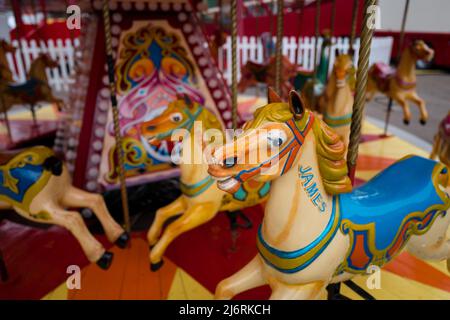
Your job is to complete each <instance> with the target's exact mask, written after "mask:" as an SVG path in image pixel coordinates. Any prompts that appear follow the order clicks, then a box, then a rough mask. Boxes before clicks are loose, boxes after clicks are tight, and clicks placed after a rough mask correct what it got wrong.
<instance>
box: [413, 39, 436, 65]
mask: <svg viewBox="0 0 450 320" xmlns="http://www.w3.org/2000/svg"><path fill="white" fill-rule="evenodd" d="M409 50H410V51H411V53H412V55H413V57H415V58H416V59H417V60H423V61H426V62H429V61H431V60H432V59H433V57H434V50H433V49H431V48H430V47H429V46H428V45H427V44H426V43H425V41H423V40H415V41H413V42H412V43H411V45H410V46H409Z"/></svg>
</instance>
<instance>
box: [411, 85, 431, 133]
mask: <svg viewBox="0 0 450 320" xmlns="http://www.w3.org/2000/svg"><path fill="white" fill-rule="evenodd" d="M410 98H411V100H412V101H413V102H414V103H415V104H416V105H417V106H418V107H419V111H420V123H421V124H423V125H425V124H426V123H427V120H428V111H427V107H426V104H425V100H423V99H422V98H421V97H419V96H418V95H417V92H414V93H413V94H412V95H411V97H410Z"/></svg>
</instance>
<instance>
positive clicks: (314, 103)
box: [293, 31, 331, 113]
mask: <svg viewBox="0 0 450 320" xmlns="http://www.w3.org/2000/svg"><path fill="white" fill-rule="evenodd" d="M322 37H323V42H322V47H321V49H320V60H319V65H318V66H317V76H316V79H315V81H314V70H313V71H298V72H297V74H296V76H295V77H294V79H293V83H294V88H295V90H296V91H298V92H300V91H301V92H302V93H303V97H304V98H305V99H306V100H307V102H308V103H309V107H310V108H311V109H312V110H314V111H317V112H319V113H322V112H323V110H321V109H320V107H319V103H318V101H319V98H320V97H321V96H322V95H323V93H324V90H325V84H326V83H327V78H328V64H329V60H330V57H328V55H327V52H328V50H327V48H328V47H329V46H331V34H330V33H329V32H328V31H324V32H323V34H322ZM313 96H314V99H313Z"/></svg>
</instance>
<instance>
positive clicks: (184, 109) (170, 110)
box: [140, 94, 221, 144]
mask: <svg viewBox="0 0 450 320" xmlns="http://www.w3.org/2000/svg"><path fill="white" fill-rule="evenodd" d="M197 120H198V121H202V124H203V125H204V126H206V127H208V128H215V129H220V130H221V124H220V122H219V120H218V119H217V118H216V116H214V115H213V114H212V113H211V112H209V111H208V110H206V108H204V107H203V106H201V105H200V104H199V103H197V102H195V101H193V100H192V99H191V98H190V97H189V96H188V95H186V94H184V95H179V96H178V97H177V100H175V101H172V102H171V103H169V105H168V107H167V108H166V109H165V110H164V111H163V112H162V113H161V114H160V115H158V116H157V117H155V118H153V119H151V120H149V121H145V122H143V123H142V124H141V126H140V128H141V134H142V136H143V137H144V138H145V139H147V140H148V141H149V143H151V144H157V143H159V142H160V141H161V140H164V139H170V137H171V135H172V133H174V132H175V130H177V129H184V130H188V131H190V130H191V129H192V128H193V125H194V122H195V121H197Z"/></svg>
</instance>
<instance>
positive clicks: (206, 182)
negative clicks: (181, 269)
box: [141, 96, 270, 271]
mask: <svg viewBox="0 0 450 320" xmlns="http://www.w3.org/2000/svg"><path fill="white" fill-rule="evenodd" d="M196 124H197V129H196ZM198 124H200V126H198ZM198 127H200V130H201V131H202V132H207V130H211V131H214V132H215V138H217V139H219V140H221V139H223V131H222V130H223V129H222V125H221V123H220V121H219V120H218V119H217V118H216V116H215V115H214V114H212V113H211V112H210V111H209V110H208V109H206V108H204V107H203V106H201V105H199V104H198V103H196V102H192V101H191V100H190V98H189V97H188V96H184V97H183V98H179V99H178V100H175V101H173V102H171V103H170V104H169V106H168V108H167V109H166V110H165V111H164V112H163V113H162V114H161V115H159V116H157V117H156V118H154V119H152V120H150V121H147V122H144V123H142V125H141V133H142V135H143V137H145V139H148V140H149V143H150V144H154V143H157V142H158V141H161V140H163V139H170V137H171V135H172V134H173V133H174V132H176V130H177V129H181V130H184V136H183V137H182V139H183V141H182V154H183V155H182V157H183V159H186V161H182V162H181V163H180V170H181V176H180V187H181V192H182V195H181V196H180V197H179V198H177V199H176V200H175V201H173V202H172V203H170V204H169V205H167V206H165V207H163V208H160V209H158V210H157V211H156V217H155V220H154V222H153V224H152V226H151V228H150V230H149V232H148V234H147V238H148V242H149V245H150V247H151V252H150V262H151V270H153V271H156V270H158V269H159V268H160V267H161V266H162V263H163V260H162V257H163V255H164V252H165V251H166V249H167V247H168V246H169V244H170V243H171V242H172V241H173V240H174V239H175V238H177V237H178V236H179V235H181V234H182V233H184V232H186V231H189V230H191V229H193V228H195V227H198V226H200V225H202V224H204V223H206V222H208V221H209V220H211V219H212V218H214V217H215V216H216V215H217V213H218V212H219V211H228V212H235V211H238V210H240V209H242V208H245V207H249V206H253V205H256V204H258V203H261V202H263V201H265V200H266V199H267V195H268V193H269V188H270V184H269V183H259V182H255V181H248V183H246V184H243V185H242V187H241V188H240V190H239V191H237V192H236V193H235V194H233V195H230V194H228V193H226V192H224V191H222V190H219V189H218V187H217V185H216V184H215V183H214V180H213V179H212V178H211V177H210V176H209V175H208V172H207V171H208V164H207V163H206V161H203V160H202V159H199V160H200V161H192V159H191V157H192V156H193V157H195V156H196V155H200V157H201V155H202V154H203V152H204V149H205V145H204V141H202V137H203V135H202V132H200V133H199V132H198V130H199V128H198ZM196 130H197V131H196ZM211 131H209V132H211ZM177 215H181V216H180V217H179V218H178V219H177V220H176V221H174V222H173V223H171V224H170V225H169V226H168V227H167V229H166V230H165V231H164V233H163V234H162V236H160V235H161V231H162V228H163V226H164V223H165V222H166V221H167V220H168V219H169V218H171V217H174V216H177Z"/></svg>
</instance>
